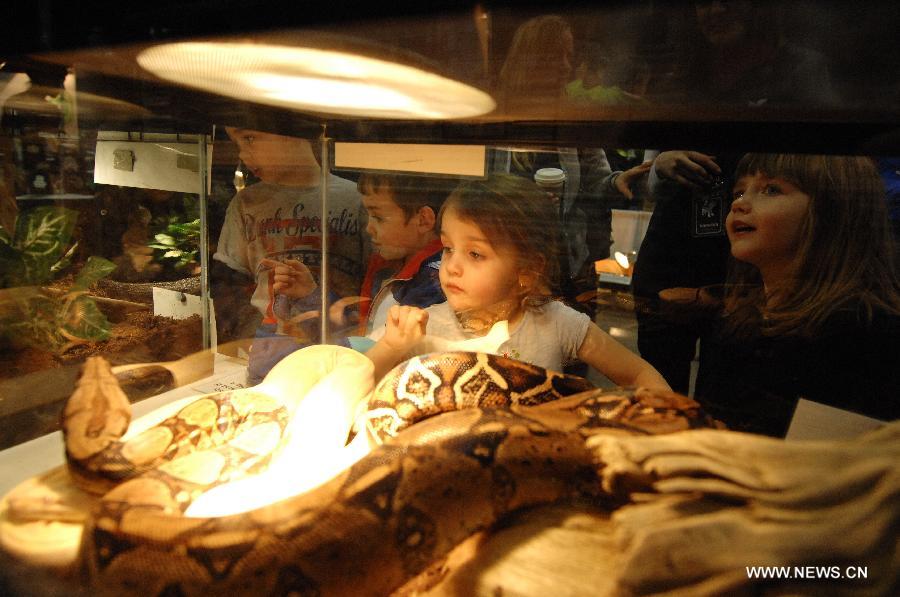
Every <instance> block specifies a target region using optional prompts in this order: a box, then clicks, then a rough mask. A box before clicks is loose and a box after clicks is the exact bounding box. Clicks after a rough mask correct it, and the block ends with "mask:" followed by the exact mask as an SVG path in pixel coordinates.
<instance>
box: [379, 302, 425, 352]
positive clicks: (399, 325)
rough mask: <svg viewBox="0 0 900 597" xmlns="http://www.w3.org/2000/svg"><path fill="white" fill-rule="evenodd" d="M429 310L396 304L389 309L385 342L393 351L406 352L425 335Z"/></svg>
mask: <svg viewBox="0 0 900 597" xmlns="http://www.w3.org/2000/svg"><path fill="white" fill-rule="evenodd" d="M427 323H428V312H427V311H425V310H424V309H419V308H418V307H409V306H406V305H394V306H393V307H391V309H390V311H388V316H387V322H386V324H385V326H386V327H385V331H384V338H383V339H382V340H383V341H384V343H385V344H386V345H387V346H388V347H389V348H390V349H391V350H393V351H397V352H399V353H406V352H407V351H409V350H410V349H411V348H412V347H413V346H415V345H416V343H417V342H418V341H419V340H421V339H422V337H423V336H424V335H425V325H426V324H427Z"/></svg>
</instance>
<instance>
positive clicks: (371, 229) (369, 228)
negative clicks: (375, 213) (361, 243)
mask: <svg viewBox="0 0 900 597" xmlns="http://www.w3.org/2000/svg"><path fill="white" fill-rule="evenodd" d="M366 234H368V235H369V238H375V224H374V222H372V218H369V220H368V221H367V222H366Z"/></svg>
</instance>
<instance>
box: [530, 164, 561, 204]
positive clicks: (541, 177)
mask: <svg viewBox="0 0 900 597" xmlns="http://www.w3.org/2000/svg"><path fill="white" fill-rule="evenodd" d="M534 182H535V184H537V186H539V187H540V188H541V189H543V190H544V191H546V192H547V193H549V194H551V195H555V196H556V197H557V198H559V197H562V195H563V190H565V188H566V173H565V171H564V170H561V169H559V168H541V169H540V170H538V171H537V172H535V173H534Z"/></svg>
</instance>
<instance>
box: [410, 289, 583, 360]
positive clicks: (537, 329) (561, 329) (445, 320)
mask: <svg viewBox="0 0 900 597" xmlns="http://www.w3.org/2000/svg"><path fill="white" fill-rule="evenodd" d="M426 311H427V312H428V324H427V326H426V329H425V337H424V338H423V339H422V340H421V341H420V342H419V343H418V344H417V345H416V347H415V349H414V351H413V354H415V355H421V354H427V353H429V352H443V351H448V350H474V348H471V347H472V339H473V338H474V336H473V335H472V334H469V333H467V332H466V331H465V330H464V329H463V328H462V326H460V324H459V320H458V319H457V317H456V314H455V313H454V312H453V309H451V308H450V304H449V303H446V302H444V303H440V304H437V305H432V306H431V307H428V308H427V309H426ZM590 322H591V320H590V317H588V316H587V315H585V314H584V313H579V312H578V311H576V310H575V309H572V308H571V307H568V306H566V305H564V304H563V303H561V302H559V301H551V302H549V303H547V304H546V305H543V306H542V307H540V309H538V310H534V311H532V310H528V311H526V312H525V314H524V315H523V316H522V320H521V321H520V322H519V324H518V325H517V326H516V328H515V329H514V330H513V331H512V333H511V334H508V336H505V337H498V342H497V343H499V346H496V344H497V343H495V346H496V349H492V348H493V347H491V348H488V347H487V346H482V347H480V348H479V350H482V351H486V352H493V353H494V354H499V355H503V356H507V357H510V358H513V359H517V360H520V361H525V362H527V363H532V364H533V365H537V366H538V367H544V368H546V369H551V370H554V371H562V368H563V366H564V365H567V364H568V363H570V362H572V361H574V360H576V359H577V358H578V349H579V348H580V347H581V343H582V342H583V341H584V337H585V336H586V335H587V330H588V325H589V324H590ZM504 323H505V322H504ZM496 330H497V325H496V324H495V326H494V328H493V329H492V331H491V333H490V334H489V336H491V335H494V332H495V331H496ZM461 343H464V344H461ZM410 356H412V355H410Z"/></svg>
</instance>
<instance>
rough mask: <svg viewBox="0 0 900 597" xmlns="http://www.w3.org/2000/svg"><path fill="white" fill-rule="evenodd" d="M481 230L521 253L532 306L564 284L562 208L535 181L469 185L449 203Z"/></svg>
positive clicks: (496, 178)
mask: <svg viewBox="0 0 900 597" xmlns="http://www.w3.org/2000/svg"><path fill="white" fill-rule="evenodd" d="M448 209H453V211H454V213H455V214H456V215H457V216H458V217H459V218H460V219H462V220H466V221H469V222H472V223H474V224H475V225H476V226H478V227H479V228H480V229H481V231H482V232H484V235H485V236H486V237H487V238H488V240H489V241H490V243H491V244H492V245H493V246H497V247H503V248H505V249H507V250H511V251H512V252H513V253H514V254H515V256H516V257H515V258H516V267H517V268H518V269H519V271H520V272H522V273H524V274H527V275H526V276H525V277H526V278H529V279H530V280H532V282H531V283H529V284H527V285H525V286H523V288H522V299H523V301H525V304H526V306H537V305H541V304H543V303H546V302H547V301H548V300H549V299H550V297H551V291H550V289H551V288H554V287H555V286H556V285H557V283H558V280H559V253H558V246H559V238H558V236H559V226H558V224H557V220H558V218H557V214H556V206H555V205H554V204H553V202H552V201H551V200H550V198H549V197H548V196H547V194H546V193H545V192H544V191H542V190H541V189H539V188H538V186H537V185H536V184H534V182H532V181H530V180H528V179H525V178H522V177H519V176H513V175H511V174H492V175H491V176H490V177H489V178H488V179H487V180H483V181H482V180H477V181H472V182H467V183H463V184H462V185H460V186H459V187H457V189H456V190H455V191H453V193H451V194H450V196H449V197H448V198H447V200H446V201H445V202H444V205H443V207H442V208H441V213H440V218H439V222H438V227H440V220H443V217H444V214H445V213H446V212H447V210H448Z"/></svg>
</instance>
